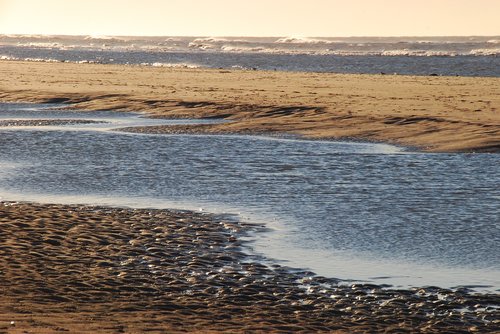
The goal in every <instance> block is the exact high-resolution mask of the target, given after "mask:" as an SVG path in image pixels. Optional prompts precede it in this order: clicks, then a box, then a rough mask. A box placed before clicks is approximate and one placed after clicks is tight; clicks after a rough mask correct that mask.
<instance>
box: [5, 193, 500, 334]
mask: <svg viewBox="0 0 500 334" xmlns="http://www.w3.org/2000/svg"><path fill="white" fill-rule="evenodd" d="M0 224H1V225H2V229H1V230H0V238H1V239H2V240H3V242H2V247H1V248H0V253H1V254H2V256H0V261H1V262H2V266H0V267H1V268H2V270H0V280H1V282H2V284H1V286H2V288H0V291H2V296H3V297H4V298H3V300H2V302H1V303H0V328H1V329H3V330H9V331H13V330H15V331H17V332H21V331H22V330H45V331H50V332H62V331H67V330H69V331H81V332H102V333H106V332H129V331H141V332H142V331H146V330H147V331H153V332H161V331H165V330H166V331H169V332H178V331H185V330H188V331H194V332H215V331H217V332H220V331H222V332H245V331H266V332H270V331H271V332H276V331H282V332H283V331H305V332H310V331H314V332H338V333H345V332H353V331H355V332H360V333H370V332H382V331H405V330H406V331H410V332H415V331H419V330H420V331H421V330H425V331H427V332H430V333H433V332H436V333H438V332H446V331H472V332H474V331H478V332H487V331H495V330H498V329H500V324H499V323H498V309H497V307H498V306H499V305H498V295H496V294H478V293H473V292H472V291H469V290H467V289H458V290H456V291H452V290H449V289H441V288H438V287H426V288H413V289H409V290H394V289H384V288H383V287H381V286H377V285H374V284H353V285H349V286H343V285H342V286H339V285H338V281H337V280H335V279H329V278H325V277H321V276H316V275H314V274H313V273H311V272H308V271H300V270H292V269H291V268H288V267H282V266H280V265H278V264H274V265H270V266H265V265H262V264H261V263H260V262H257V261H255V260H254V259H253V256H252V255H249V254H247V253H245V250H244V248H242V246H244V244H245V243H246V241H242V240H241V238H242V237H243V236H245V235H247V234H248V233H255V232H258V231H257V230H258V229H259V228H260V227H259V226H256V225H254V224H247V223H244V222H240V221H233V220H226V219H224V217H222V216H217V215H212V214H206V213H196V212H191V211H183V210H181V211H180V210H160V209H127V208H115V207H105V206H89V205H62V204H37V203H32V202H7V201H0ZM256 229H257V230H256ZM68 314H69V315H70V316H68ZM495 319H496V320H495ZM10 321H15V325H14V326H10V325H9V324H10ZM179 326H180V327H179Z"/></svg>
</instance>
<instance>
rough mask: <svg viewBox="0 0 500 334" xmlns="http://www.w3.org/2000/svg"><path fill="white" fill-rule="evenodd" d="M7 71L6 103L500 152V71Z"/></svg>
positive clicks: (213, 129)
mask: <svg viewBox="0 0 500 334" xmlns="http://www.w3.org/2000/svg"><path fill="white" fill-rule="evenodd" d="M0 72H1V73H2V78H0V101H5V102H15V101H28V102H38V103H67V104H70V103H71V106H68V107H69V108H74V109H79V110H115V111H139V112H146V113H147V114H148V115H149V116H151V117H160V118H221V119H226V120H229V121H231V122H228V123H223V124H214V125H209V126H202V127H193V128H190V129H182V131H198V132H199V133H200V132H201V133H238V134H241V133H262V132H268V133H269V132H278V133H285V134H295V135H300V136H303V137H304V138H308V139H333V140H342V139H344V138H349V139H351V140H352V139H353V138H354V139H356V140H359V141H368V142H381V143H388V144H395V145H398V146H408V147H417V148H419V149H420V150H423V151H428V152H494V153H498V152H500V114H499V110H500V98H499V97H498V93H497V87H498V86H499V85H500V78H485V77H481V78H474V77H421V76H394V75H361V74H329V73H303V72H266V71H242V70H231V71H228V70H215V69H172V68H144V67H139V66H126V65H96V64H67V63H30V62H20V61H0ZM54 73H57V74H54ZM147 130H148V131H156V133H165V132H169V131H172V128H169V127H161V128H155V129H147Z"/></svg>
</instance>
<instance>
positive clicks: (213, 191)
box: [0, 105, 500, 289]
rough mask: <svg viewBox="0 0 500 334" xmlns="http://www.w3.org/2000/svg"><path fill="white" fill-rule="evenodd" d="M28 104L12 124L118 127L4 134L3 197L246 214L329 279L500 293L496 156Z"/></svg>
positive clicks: (282, 249) (259, 245)
mask: <svg viewBox="0 0 500 334" xmlns="http://www.w3.org/2000/svg"><path fill="white" fill-rule="evenodd" d="M23 108H24V109H25V110H26V109H29V108H31V111H24V112H23V111H19V106H16V105H10V106H9V107H8V108H6V106H5V105H0V120H1V119H4V118H9V119H12V118H17V119H20V118H21V117H27V118H29V117H32V116H31V115H30V114H29V113H30V112H31V113H33V112H35V114H36V115H37V117H38V116H40V117H43V118H49V117H59V118H65V119H66V118H68V117H69V116H70V115H71V117H75V118H78V119H84V118H85V119H94V120H103V119H106V121H108V122H109V123H108V124H104V125H95V124H90V125H74V126H73V125H72V126H60V127H52V128H49V129H47V128H45V127H44V128H41V127H39V128H35V127H31V128H30V127H24V128H22V129H16V128H10V129H8V130H3V129H0V162H1V163H2V166H0V167H2V168H1V172H0V196H2V197H4V198H5V199H31V200H38V201H51V200H52V201H58V202H62V201H64V199H65V198H66V200H68V199H70V200H72V201H73V202H75V201H79V200H78V199H80V200H81V202H89V201H90V202H92V201H93V200H94V201H97V202H99V201H100V202H105V203H106V204H114V205H132V206H134V205H135V206H157V207H172V206H176V207H179V208H188V209H193V208H199V207H202V208H204V210H206V211H213V212H222V211H226V212H227V211H228V212H233V213H241V217H242V219H250V220H251V221H255V220H259V221H260V222H266V223H268V224H269V226H270V227H273V228H275V232H272V233H268V234H266V235H265V236H259V237H258V238H257V241H256V243H255V247H256V249H257V251H258V252H263V253H265V254H267V255H270V256H272V257H275V258H278V259H285V260H290V261H291V262H290V264H291V265H294V266H308V267H311V268H312V269H314V270H315V271H317V272H319V273H320V274H324V275H328V276H334V277H342V278H353V279H360V280H372V281H374V282H376V283H388V284H397V285H401V286H407V285H412V284H414V285H426V284H439V285H443V286H455V285H466V284H467V285H470V284H473V285H490V286H492V289H498V288H500V279H499V278H498V277H500V275H499V274H500V266H499V263H498V259H499V255H500V254H499V251H498V250H499V245H500V224H499V219H498V217H499V216H500V210H499V199H500V182H499V181H500V177H499V175H498V167H497V166H498V163H499V158H498V155H495V154H477V155H474V154H423V153H410V152H402V151H400V150H399V149H397V148H395V147H392V146H389V145H379V144H360V143H337V142H325V141H304V140H293V139H283V138H281V139H280V138H265V137H251V136H201V135H200V136H192V135H135V134H124V133H119V132H111V131H104V130H107V129H110V128H113V127H119V126H130V125H132V124H141V125H143V124H145V123H147V124H159V123H162V122H163V123H164V122H166V121H165V120H151V119H141V118H139V117H137V115H131V114H115V113H111V112H103V113H97V114H94V113H75V112H67V111H66V112H60V111H57V112H53V111H50V110H45V111H43V114H38V112H39V111H35V110H37V109H38V107H37V106H33V105H29V106H23ZM23 108H21V109H23ZM23 115H24V116H23ZM56 130H57V131H56ZM75 130H78V131H75ZM4 164H9V166H11V167H12V168H7V169H4V168H3V165H4ZM68 196H73V197H68ZM386 276H390V277H389V278H386Z"/></svg>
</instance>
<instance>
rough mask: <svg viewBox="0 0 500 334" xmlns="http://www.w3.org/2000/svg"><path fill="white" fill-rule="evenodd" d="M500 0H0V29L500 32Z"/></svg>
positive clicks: (293, 33)
mask: <svg viewBox="0 0 500 334" xmlns="http://www.w3.org/2000/svg"><path fill="white" fill-rule="evenodd" d="M499 17H500V0H0V33H3V34H13V33H25V34H26V33H27V34H67V35H69V34H75V35H164V36H168V35H170V36H309V37H320V36H332V37H335V36H431V35H500V19H499Z"/></svg>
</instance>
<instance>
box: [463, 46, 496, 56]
mask: <svg viewBox="0 0 500 334" xmlns="http://www.w3.org/2000/svg"><path fill="white" fill-rule="evenodd" d="M470 54H471V55H474V56H498V55H500V48H496V49H474V50H471V51H470Z"/></svg>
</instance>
